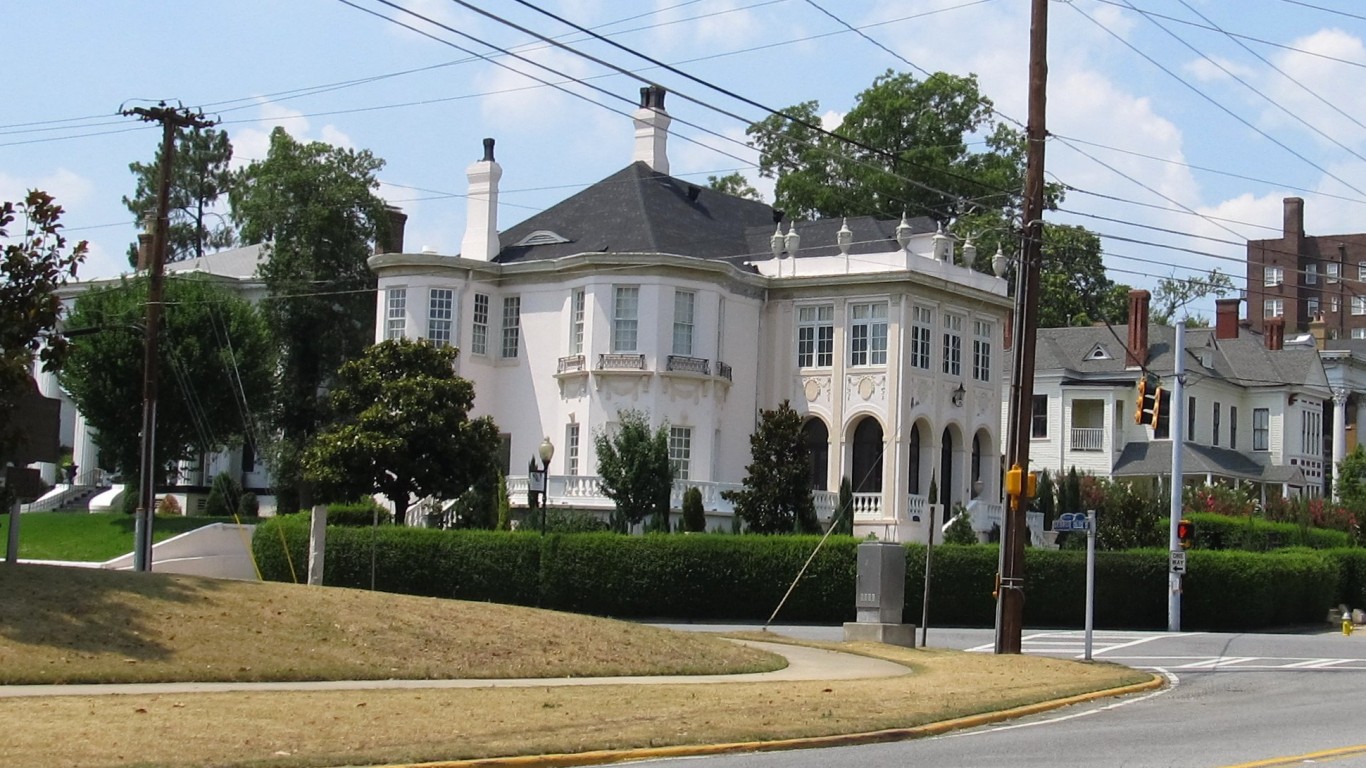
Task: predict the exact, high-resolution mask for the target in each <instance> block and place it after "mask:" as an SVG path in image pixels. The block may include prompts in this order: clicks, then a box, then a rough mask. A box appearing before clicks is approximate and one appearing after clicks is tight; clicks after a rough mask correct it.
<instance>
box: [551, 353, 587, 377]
mask: <svg viewBox="0 0 1366 768" xmlns="http://www.w3.org/2000/svg"><path fill="white" fill-rule="evenodd" d="M586 365H587V363H586V362H585V361H584V357H583V355H570V356H568V357H562V358H560V365H559V371H558V372H559V373H569V372H571V371H582V370H583V369H584V366H586Z"/></svg>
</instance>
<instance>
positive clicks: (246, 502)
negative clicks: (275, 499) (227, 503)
mask: <svg viewBox="0 0 1366 768" xmlns="http://www.w3.org/2000/svg"><path fill="white" fill-rule="evenodd" d="M259 514H261V500H260V499H258V498H256V494H254V493H252V492H251V491H247V492H246V493H244V494H242V500H241V501H239V502H238V503H237V516H238V517H256V516H257V515H259Z"/></svg>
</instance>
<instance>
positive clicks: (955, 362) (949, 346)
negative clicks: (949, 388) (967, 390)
mask: <svg viewBox="0 0 1366 768" xmlns="http://www.w3.org/2000/svg"><path fill="white" fill-rule="evenodd" d="M962 372H963V316H962V315H951V314H949V313H947V312H945V313H944V373H947V374H948V375H950V376H959V375H961V374H962Z"/></svg>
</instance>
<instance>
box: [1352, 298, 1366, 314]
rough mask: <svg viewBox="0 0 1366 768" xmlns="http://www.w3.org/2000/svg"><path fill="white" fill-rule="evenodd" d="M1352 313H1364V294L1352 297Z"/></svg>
mask: <svg viewBox="0 0 1366 768" xmlns="http://www.w3.org/2000/svg"><path fill="white" fill-rule="evenodd" d="M1352 314H1354V315H1366V296H1353V297H1352Z"/></svg>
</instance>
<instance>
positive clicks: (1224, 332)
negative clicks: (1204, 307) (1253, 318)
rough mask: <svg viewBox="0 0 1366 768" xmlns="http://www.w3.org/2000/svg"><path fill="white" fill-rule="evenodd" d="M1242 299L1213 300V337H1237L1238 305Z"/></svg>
mask: <svg viewBox="0 0 1366 768" xmlns="http://www.w3.org/2000/svg"><path fill="white" fill-rule="evenodd" d="M1242 301H1243V300H1242V299H1215V300H1214V338H1216V339H1236V338H1238V307H1239V306H1241V304H1242Z"/></svg>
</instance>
